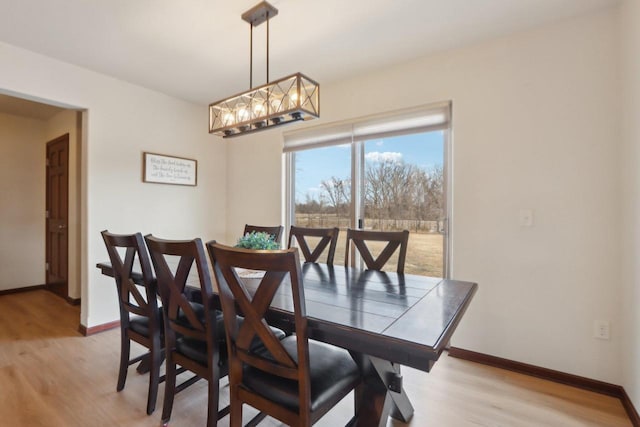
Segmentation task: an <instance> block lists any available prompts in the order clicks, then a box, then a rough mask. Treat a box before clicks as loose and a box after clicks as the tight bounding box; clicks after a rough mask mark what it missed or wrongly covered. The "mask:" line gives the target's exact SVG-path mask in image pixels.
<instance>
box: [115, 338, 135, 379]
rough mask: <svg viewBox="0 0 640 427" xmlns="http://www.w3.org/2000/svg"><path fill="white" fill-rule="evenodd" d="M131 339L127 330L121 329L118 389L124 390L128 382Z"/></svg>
mask: <svg viewBox="0 0 640 427" xmlns="http://www.w3.org/2000/svg"><path fill="white" fill-rule="evenodd" d="M130 349H131V341H129V337H128V336H127V333H126V331H125V330H121V331H120V371H119V372H118V386H117V387H116V390H118V391H122V389H123V388H124V384H125V383H126V382H127V369H129V353H130Z"/></svg>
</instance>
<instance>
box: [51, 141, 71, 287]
mask: <svg viewBox="0 0 640 427" xmlns="http://www.w3.org/2000/svg"><path fill="white" fill-rule="evenodd" d="M46 205H47V206H46V207H47V212H46V233H47V237H46V245H47V250H46V263H47V264H46V286H47V289H49V290H50V291H52V292H54V293H56V294H58V295H60V296H61V297H63V298H68V295H69V287H68V284H67V279H68V260H69V244H68V240H69V239H68V226H69V224H68V219H69V134H66V135H63V136H61V137H59V138H56V139H54V140H53V141H49V142H48V143H47V203H46Z"/></svg>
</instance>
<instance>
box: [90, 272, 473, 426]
mask: <svg viewBox="0 0 640 427" xmlns="http://www.w3.org/2000/svg"><path fill="white" fill-rule="evenodd" d="M97 267H98V268H100V269H101V270H102V273H103V274H106V275H109V276H113V270H112V269H111V265H110V264H109V263H108V262H106V263H99V264H98V265H97ZM258 276H259V275H254V274H251V273H250V272H249V273H248V274H245V275H241V277H242V278H243V281H244V282H245V284H246V286H247V288H248V289H249V290H251V289H252V288H255V287H257V285H258V284H259V281H260V279H259V277H258ZM302 276H303V283H304V297H305V305H306V311H307V317H308V327H309V337H310V338H312V339H315V340H318V341H323V342H326V343H329V344H333V345H336V346H339V347H342V348H345V349H347V350H348V351H349V352H350V353H351V355H352V356H353V358H354V360H355V361H356V363H358V365H359V366H360V367H361V369H362V371H363V373H364V374H365V386H364V387H363V389H362V395H361V396H359V398H358V399H357V405H358V407H357V408H356V409H357V412H358V418H357V419H356V420H355V422H356V423H357V424H356V425H358V426H366V427H370V426H386V424H387V418H388V416H392V417H394V418H396V419H398V420H401V421H404V422H408V421H409V420H410V419H411V417H412V415H413V412H414V409H413V406H412V405H411V402H410V400H409V397H408V396H407V394H406V393H405V391H404V388H403V387H402V373H401V370H400V366H401V365H405V366H410V367H412V368H416V369H419V370H421V371H425V372H429V371H430V370H431V368H432V367H433V365H434V364H435V363H436V361H437V360H438V358H439V357H440V355H441V354H442V352H443V351H444V350H445V348H446V346H447V344H448V343H449V340H450V339H451V336H452V335H453V333H454V331H455V330H456V327H457V326H458V324H459V323H460V321H461V320H462V317H463V315H464V313H465V311H466V309H467V307H468V306H469V304H470V302H471V300H472V298H473V295H474V294H475V292H476V290H477V288H478V285H477V284H476V283H471V282H463V281H457V280H449V279H441V278H434V277H427V276H418V275H413V274H397V273H388V272H379V271H372V270H361V269H357V268H351V267H344V266H330V265H326V264H315V263H305V264H303V265H302ZM134 277H136V276H135V275H134ZM139 279H140V280H141V277H139ZM134 280H135V278H134ZM191 285H192V286H194V288H196V287H198V286H199V284H198V282H197V279H195V281H194V282H193V283H191ZM284 288H286V287H281V289H280V291H279V293H278V294H277V295H276V297H275V298H274V300H273V302H272V305H271V308H270V309H269V313H268V321H269V323H272V324H274V326H278V327H280V328H282V329H284V330H293V305H292V300H291V296H290V294H289V293H288V292H287V290H286V289H284ZM197 294H198V293H197V292H194V296H197Z"/></svg>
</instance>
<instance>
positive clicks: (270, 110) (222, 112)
mask: <svg viewBox="0 0 640 427" xmlns="http://www.w3.org/2000/svg"><path fill="white" fill-rule="evenodd" d="M319 116H320V85H319V84H318V83H316V82H315V81H313V80H311V79H310V78H308V77H306V76H305V75H303V74H301V73H296V74H293V75H291V76H288V77H284V78H282V79H279V80H275V81H273V82H270V83H267V84H265V85H263V86H260V87H257V88H252V89H250V90H248V91H247V92H244V93H241V94H238V95H234V96H231V97H229V98H226V99H223V100H221V101H218V102H214V103H213V104H210V105H209V133H213V134H215V135H219V136H222V137H224V138H227V137H232V136H238V135H242V134H246V133H249V132H254V131H257V130H263V129H269V128H271V127H273V126H277V125H282V124H286V123H291V122H295V121H299V120H310V119H314V118H317V117H319Z"/></svg>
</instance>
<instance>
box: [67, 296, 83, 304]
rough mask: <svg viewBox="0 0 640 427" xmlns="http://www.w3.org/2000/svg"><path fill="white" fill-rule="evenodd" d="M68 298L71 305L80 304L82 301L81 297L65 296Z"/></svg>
mask: <svg viewBox="0 0 640 427" xmlns="http://www.w3.org/2000/svg"><path fill="white" fill-rule="evenodd" d="M65 299H66V300H67V302H68V303H69V304H71V305H80V302H81V301H82V300H81V299H80V298H71V297H67V298H65Z"/></svg>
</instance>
